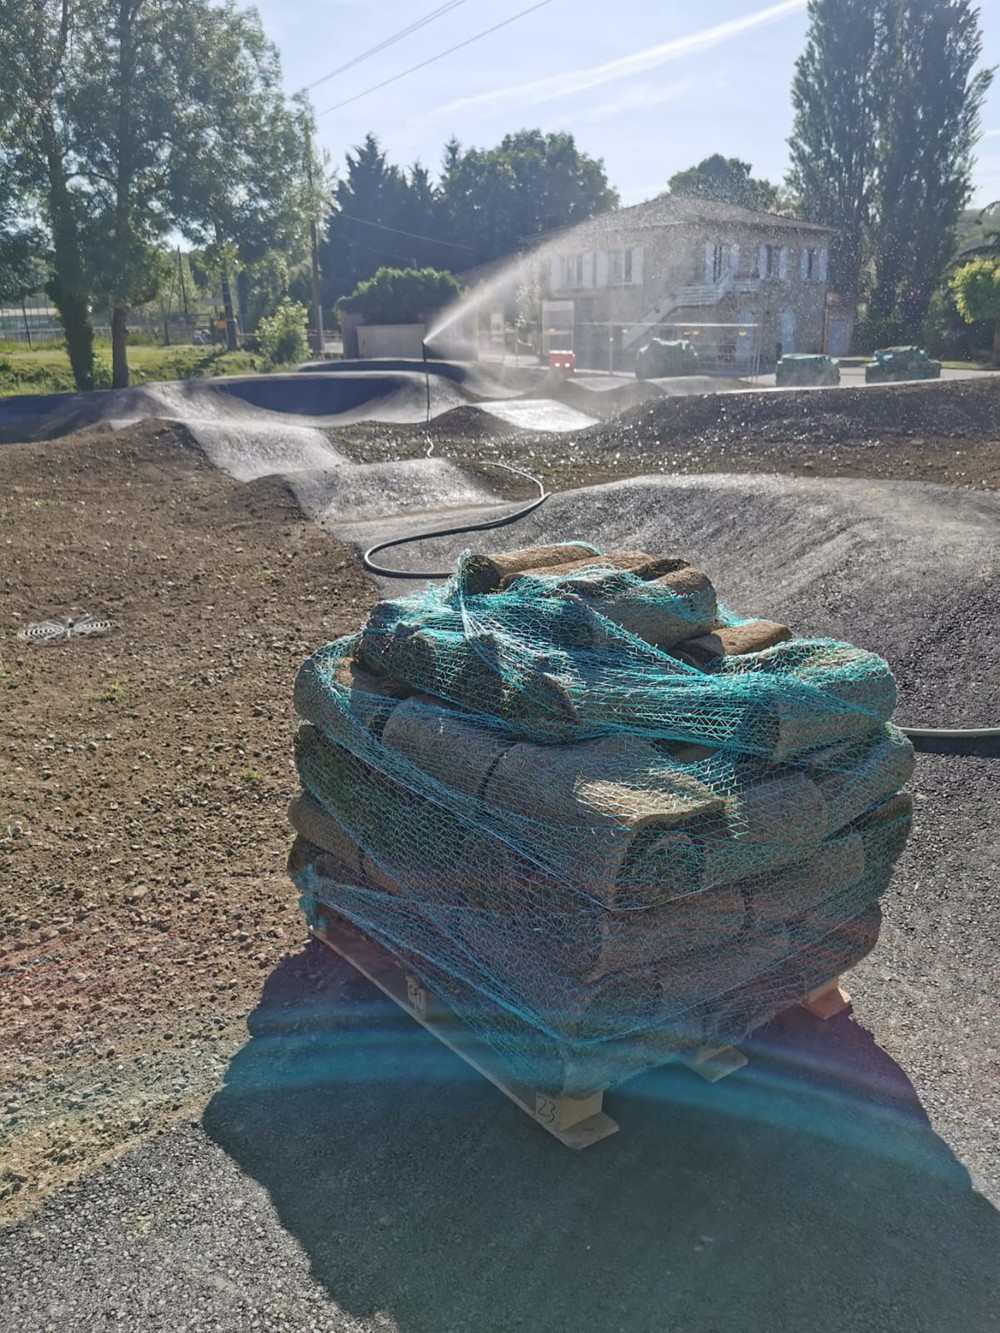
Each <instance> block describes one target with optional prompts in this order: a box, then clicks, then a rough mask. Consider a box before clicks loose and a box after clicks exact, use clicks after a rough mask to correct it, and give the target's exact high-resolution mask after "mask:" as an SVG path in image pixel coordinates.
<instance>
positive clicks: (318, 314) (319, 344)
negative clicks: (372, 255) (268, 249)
mask: <svg viewBox="0 0 1000 1333" xmlns="http://www.w3.org/2000/svg"><path fill="white" fill-rule="evenodd" d="M306 171H307V173H308V176H309V199H310V216H309V247H310V250H311V252H312V253H311V259H312V305H313V329H314V331H315V338H316V342H315V345H314V348H313V350H314V351H315V353H316V355H317V357H318V358H319V359H320V360H322V359H323V356H324V354H325V348H324V343H325V339H324V337H323V303H322V301H321V300H320V293H319V240H318V237H317V233H316V215H315V213H314V212H313V211H312V208H311V204H312V189H313V150H312V131H311V130H310V129H307V130H306Z"/></svg>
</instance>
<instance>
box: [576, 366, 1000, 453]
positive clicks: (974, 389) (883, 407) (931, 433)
mask: <svg viewBox="0 0 1000 1333" xmlns="http://www.w3.org/2000/svg"><path fill="white" fill-rule="evenodd" d="M997 433H1000V380H995V379H993V378H992V377H991V378H990V379H989V380H985V381H981V380H946V381H942V382H938V383H931V384H904V385H887V386H885V387H883V388H871V389H867V388H866V389H812V390H799V391H790V392H786V393H745V394H734V393H730V394H725V395H722V396H718V397H715V396H707V397H696V398H669V399H664V400H662V401H660V402H656V403H649V404H645V405H643V406H641V407H638V408H634V409H633V410H631V411H629V412H625V413H624V414H623V415H622V416H620V417H618V418H616V419H615V420H614V421H613V422H612V423H608V424H605V425H602V426H597V427H594V429H593V430H592V431H590V432H588V434H587V437H586V441H587V443H588V444H594V445H597V446H600V445H602V444H606V445H609V446H610V445H613V446H614V447H616V448H618V447H620V446H621V445H623V444H627V445H628V446H629V447H632V448H638V449H650V450H652V449H657V450H659V449H662V448H663V447H664V446H670V445H683V446H685V447H690V446H692V445H693V444H699V443H700V444H711V445H720V444H727V443H735V444H744V443H747V442H750V441H755V442H759V443H761V444H768V443H772V442H775V441H780V442H782V443H787V442H790V441H795V442H796V443H798V444H810V443H826V444H838V443H845V442H850V443H861V444H863V443H867V442H869V441H871V440H873V439H890V440H898V439H906V438H914V439H925V438H935V439H940V438H954V439H959V438H963V439H965V438H969V437H970V436H980V437H981V436H984V435H986V436H993V435H996V434H997Z"/></svg>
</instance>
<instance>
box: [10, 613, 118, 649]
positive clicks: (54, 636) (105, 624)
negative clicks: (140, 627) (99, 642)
mask: <svg viewBox="0 0 1000 1333" xmlns="http://www.w3.org/2000/svg"><path fill="white" fill-rule="evenodd" d="M114 625H115V622H114V621H113V620H102V619H101V618H100V617H98V616H95V615H92V614H91V613H90V612H87V613H85V614H84V615H82V616H50V617H49V618H48V619H46V620H37V621H35V622H34V623H32V624H30V625H25V626H24V628H23V629H19V630H18V631H17V637H18V638H19V639H24V640H26V641H27V642H29V643H62V642H64V641H65V640H66V639H75V638H80V637H83V636H87V637H92V636H93V635H96V634H107V632H108V630H110V629H114Z"/></svg>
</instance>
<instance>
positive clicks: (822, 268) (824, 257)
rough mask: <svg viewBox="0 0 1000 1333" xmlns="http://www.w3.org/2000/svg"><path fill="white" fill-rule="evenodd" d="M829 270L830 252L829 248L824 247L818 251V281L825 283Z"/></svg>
mask: <svg viewBox="0 0 1000 1333" xmlns="http://www.w3.org/2000/svg"><path fill="white" fill-rule="evenodd" d="M829 268H830V250H829V247H828V246H826V245H824V246H823V248H822V249H821V250H820V252H819V280H820V282H826V279H827V273H828V272H829Z"/></svg>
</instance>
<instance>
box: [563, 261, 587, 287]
mask: <svg viewBox="0 0 1000 1333" xmlns="http://www.w3.org/2000/svg"><path fill="white" fill-rule="evenodd" d="M563 264H564V269H565V275H566V281H565V282H564V283H563V286H565V287H582V286H583V272H584V267H583V265H584V256H583V255H582V254H579V255H566V257H565V258H564V260H563Z"/></svg>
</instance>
